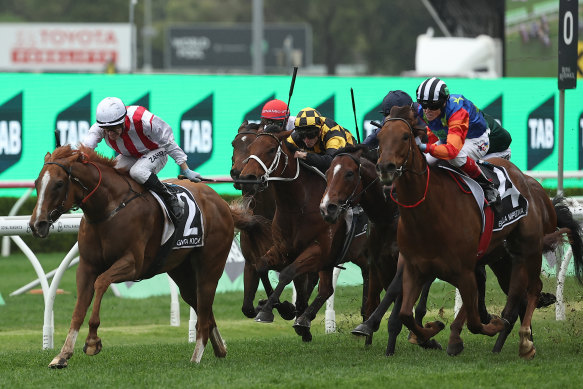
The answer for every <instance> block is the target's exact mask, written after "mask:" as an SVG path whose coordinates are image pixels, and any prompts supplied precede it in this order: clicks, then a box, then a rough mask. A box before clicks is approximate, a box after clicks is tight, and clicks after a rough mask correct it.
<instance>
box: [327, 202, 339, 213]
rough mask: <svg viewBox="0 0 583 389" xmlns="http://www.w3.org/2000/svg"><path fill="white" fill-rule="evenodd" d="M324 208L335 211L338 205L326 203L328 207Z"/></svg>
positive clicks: (331, 211) (330, 211)
mask: <svg viewBox="0 0 583 389" xmlns="http://www.w3.org/2000/svg"><path fill="white" fill-rule="evenodd" d="M326 210H327V211H328V213H336V211H337V210H338V205H336V204H328V207H327V209H326Z"/></svg>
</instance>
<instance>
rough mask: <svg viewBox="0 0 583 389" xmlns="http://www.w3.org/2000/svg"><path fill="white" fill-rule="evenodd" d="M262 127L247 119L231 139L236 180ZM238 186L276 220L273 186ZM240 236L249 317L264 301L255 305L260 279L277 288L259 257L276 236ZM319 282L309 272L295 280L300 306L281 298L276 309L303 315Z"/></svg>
mask: <svg viewBox="0 0 583 389" xmlns="http://www.w3.org/2000/svg"><path fill="white" fill-rule="evenodd" d="M262 130H263V127H260V126H259V125H258V124H255V123H249V122H248V121H247V120H245V121H244V122H243V123H242V124H241V125H240V126H239V129H238V130H237V134H236V135H235V138H234V139H233V141H232V142H231V145H232V146H233V156H232V158H231V162H232V165H231V172H230V173H231V177H232V178H233V179H234V180H238V179H239V177H240V175H241V170H243V167H244V166H245V164H244V161H246V160H247V158H248V157H249V149H248V148H249V145H250V144H251V143H252V142H253V141H254V140H255V138H256V137H257V132H258V131H262ZM234 186H235V188H236V189H239V190H241V191H242V195H243V197H244V198H246V199H249V200H250V201H251V203H250V206H251V208H252V209H253V213H254V214H255V215H260V216H263V217H264V218H266V219H267V220H269V221H270V222H271V221H272V220H273V216H274V215H275V193H274V190H273V186H268V187H267V188H265V190H262V191H258V192H255V193H250V192H249V191H247V190H245V189H244V188H242V186H241V184H240V183H238V182H237V181H235V184H234ZM239 238H240V243H241V252H242V254H243V257H244V258H245V268H244V274H243V289H244V290H243V306H242V308H241V311H242V312H243V314H244V315H245V316H247V317H249V318H255V316H256V315H257V313H258V312H259V310H260V309H261V303H264V301H262V302H260V305H259V306H257V307H255V306H254V303H253V302H254V300H255V294H256V293H257V287H258V285H259V281H260V280H261V283H262V284H263V288H264V289H265V293H266V294H267V296H269V295H271V293H273V287H272V286H271V282H270V281H269V275H268V272H267V271H265V269H263V270H262V271H261V272H260V271H258V269H257V265H258V263H259V258H261V257H262V256H263V255H264V254H265V253H266V252H267V250H268V249H269V248H270V247H271V246H272V245H273V238H272V236H271V232H269V234H266V235H264V234H262V232H261V231H241V233H240V235H239ZM281 269H283V266H277V264H276V265H275V266H274V267H273V268H272V269H270V270H276V271H280V270H281ZM317 281H318V279H317V275H316V276H311V277H309V276H308V275H306V274H302V275H300V276H298V277H297V278H296V279H295V280H294V285H295V286H296V292H297V295H296V306H295V307H294V305H293V304H292V303H290V302H288V301H283V302H279V300H278V301H276V302H275V304H274V308H276V309H277V311H278V312H279V314H280V315H281V317H282V318H283V319H285V320H291V319H293V318H295V317H296V314H297V313H298V316H299V314H301V313H302V312H303V311H304V310H305V309H306V308H307V307H308V299H309V297H310V293H311V292H312V289H313V288H314V286H315V283H317Z"/></svg>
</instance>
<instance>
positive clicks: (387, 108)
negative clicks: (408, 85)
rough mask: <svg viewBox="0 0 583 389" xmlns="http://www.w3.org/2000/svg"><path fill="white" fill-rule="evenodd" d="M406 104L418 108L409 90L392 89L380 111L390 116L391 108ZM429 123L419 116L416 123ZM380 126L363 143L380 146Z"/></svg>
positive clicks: (374, 146)
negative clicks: (378, 137) (378, 136)
mask: <svg viewBox="0 0 583 389" xmlns="http://www.w3.org/2000/svg"><path fill="white" fill-rule="evenodd" d="M404 106H411V107H413V108H414V109H416V108H417V103H413V99H412V98H411V96H409V94H408V93H407V92H403V91H402V90H392V91H390V92H389V93H388V94H387V95H386V96H385V98H384V99H383V102H382V104H381V111H380V113H382V114H383V116H384V117H385V118H387V117H388V116H389V114H390V113H391V108H393V107H404ZM426 126H427V124H426V123H425V122H424V121H423V119H421V117H418V119H417V124H416V125H415V127H416V128H425V127H426ZM380 130H381V129H380V127H376V128H375V129H374V131H373V132H371V133H370V134H369V135H368V136H367V137H366V138H365V139H364V141H362V143H363V144H365V145H367V146H368V147H369V148H371V149H376V148H378V147H379V141H378V139H377V134H378V133H379V131H380Z"/></svg>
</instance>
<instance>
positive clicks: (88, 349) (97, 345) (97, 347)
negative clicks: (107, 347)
mask: <svg viewBox="0 0 583 389" xmlns="http://www.w3.org/2000/svg"><path fill="white" fill-rule="evenodd" d="M102 347H103V346H102V345H101V339H99V338H97V341H94V342H93V341H92V342H91V343H89V342H85V345H84V346H83V352H84V353H85V354H87V355H89V356H93V355H97V354H99V352H100V351H101V349H102Z"/></svg>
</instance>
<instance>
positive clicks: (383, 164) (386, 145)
mask: <svg viewBox="0 0 583 389" xmlns="http://www.w3.org/2000/svg"><path fill="white" fill-rule="evenodd" d="M416 122H417V117H416V114H415V112H414V111H413V109H411V107H408V106H405V107H393V108H392V109H391V113H390V115H389V117H387V118H386V119H385V121H384V123H383V127H382V128H381V130H380V131H379V132H378V134H377V138H378V140H379V159H378V161H377V167H376V169H377V174H378V176H379V178H380V180H381V183H383V184H384V185H391V184H392V183H393V181H394V180H395V179H397V178H398V177H399V176H400V175H401V174H403V172H404V171H405V169H406V168H407V165H408V164H410V163H412V162H413V155H414V153H415V152H420V151H418V150H416V149H418V147H417V144H416V143H415V137H416V136H419V135H421V132H422V131H423V130H422V129H416V128H414V126H415V124H416Z"/></svg>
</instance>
